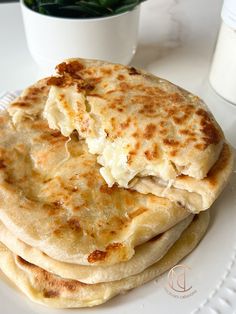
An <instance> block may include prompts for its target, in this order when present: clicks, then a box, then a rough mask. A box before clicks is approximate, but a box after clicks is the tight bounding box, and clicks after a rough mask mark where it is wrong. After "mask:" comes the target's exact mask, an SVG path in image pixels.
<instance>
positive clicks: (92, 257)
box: [88, 250, 107, 264]
mask: <svg viewBox="0 0 236 314" xmlns="http://www.w3.org/2000/svg"><path fill="white" fill-rule="evenodd" d="M106 255H107V252H104V251H100V250H95V251H93V252H92V253H91V254H89V256H88V262H89V263H91V264H93V263H96V262H101V261H104V260H105V258H106Z"/></svg>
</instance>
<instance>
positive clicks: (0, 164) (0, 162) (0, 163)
mask: <svg viewBox="0 0 236 314" xmlns="http://www.w3.org/2000/svg"><path fill="white" fill-rule="evenodd" d="M6 167H7V166H6V164H5V160H3V159H0V169H5V168H6Z"/></svg>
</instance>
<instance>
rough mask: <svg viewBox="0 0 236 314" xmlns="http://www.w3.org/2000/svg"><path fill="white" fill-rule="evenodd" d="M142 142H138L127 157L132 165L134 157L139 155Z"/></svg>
mask: <svg viewBox="0 0 236 314" xmlns="http://www.w3.org/2000/svg"><path fill="white" fill-rule="evenodd" d="M140 146H141V145H140V142H136V144H135V146H134V149H133V150H131V151H130V152H129V154H128V156H127V163H128V164H131V163H132V162H133V159H134V157H135V156H136V155H137V153H138V150H139V149H140Z"/></svg>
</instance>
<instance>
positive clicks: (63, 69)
mask: <svg viewBox="0 0 236 314" xmlns="http://www.w3.org/2000/svg"><path fill="white" fill-rule="evenodd" d="M83 69H84V66H83V64H82V63H80V62H79V61H76V60H75V61H71V62H69V63H66V62H62V63H60V64H59V65H57V67H56V70H57V72H58V73H59V74H64V73H68V74H70V75H71V76H74V75H75V74H77V72H79V71H81V70H83Z"/></svg>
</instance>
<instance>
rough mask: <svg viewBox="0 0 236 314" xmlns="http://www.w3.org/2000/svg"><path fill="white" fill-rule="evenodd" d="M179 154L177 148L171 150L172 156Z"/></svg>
mask: <svg viewBox="0 0 236 314" xmlns="http://www.w3.org/2000/svg"><path fill="white" fill-rule="evenodd" d="M177 154H178V150H177V149H173V150H171V151H170V156H172V157H175V156H176V155H177Z"/></svg>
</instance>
